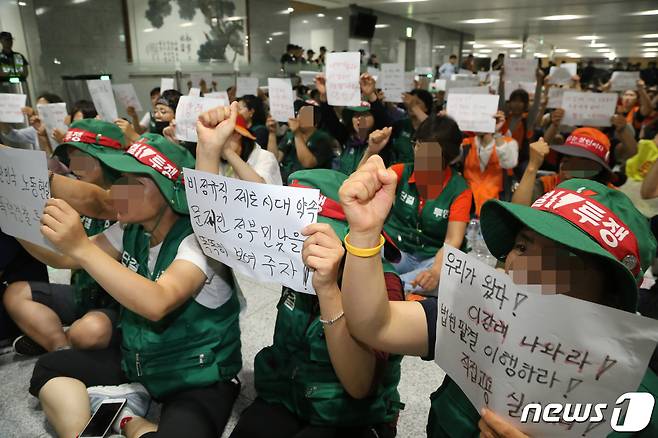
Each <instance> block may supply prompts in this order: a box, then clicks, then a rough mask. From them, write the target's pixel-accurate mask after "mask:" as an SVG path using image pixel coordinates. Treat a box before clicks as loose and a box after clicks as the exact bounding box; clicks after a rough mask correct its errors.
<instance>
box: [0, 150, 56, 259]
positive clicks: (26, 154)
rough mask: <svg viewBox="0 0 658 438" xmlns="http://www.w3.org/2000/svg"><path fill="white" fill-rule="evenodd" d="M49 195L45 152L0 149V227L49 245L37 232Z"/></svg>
mask: <svg viewBox="0 0 658 438" xmlns="http://www.w3.org/2000/svg"><path fill="white" fill-rule="evenodd" d="M48 198H50V185H49V184H48V166H47V164H46V153H45V152H43V151H30V150H24V149H11V148H0V228H2V231H4V232H5V233H6V234H9V235H10V236H14V237H17V238H19V239H23V240H27V241H28V242H32V243H34V244H35V245H39V246H44V247H46V248H51V249H52V248H53V246H52V245H51V244H50V243H49V242H48V241H47V240H46V239H45V238H44V237H43V235H42V234H41V231H40V227H41V215H42V213H43V209H44V207H45V205H46V200H47V199H48Z"/></svg>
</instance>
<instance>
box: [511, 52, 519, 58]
mask: <svg viewBox="0 0 658 438" xmlns="http://www.w3.org/2000/svg"><path fill="white" fill-rule="evenodd" d="M509 57H510V58H518V57H519V55H517V54H516V53H512V54H511V55H510V56H509Z"/></svg>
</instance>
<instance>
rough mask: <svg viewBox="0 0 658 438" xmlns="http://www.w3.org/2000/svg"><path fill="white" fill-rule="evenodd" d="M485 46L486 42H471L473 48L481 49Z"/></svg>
mask: <svg viewBox="0 0 658 438" xmlns="http://www.w3.org/2000/svg"><path fill="white" fill-rule="evenodd" d="M485 47H487V45H486V44H473V48H474V49H483V48H485Z"/></svg>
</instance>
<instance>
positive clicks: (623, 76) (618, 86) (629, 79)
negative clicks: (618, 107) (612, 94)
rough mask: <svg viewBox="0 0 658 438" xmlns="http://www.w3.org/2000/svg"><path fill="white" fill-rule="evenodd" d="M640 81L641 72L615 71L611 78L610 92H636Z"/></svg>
mask: <svg viewBox="0 0 658 438" xmlns="http://www.w3.org/2000/svg"><path fill="white" fill-rule="evenodd" d="M639 79H640V72H639V71H615V72H612V77H611V78H610V84H611V85H612V86H611V87H610V91H626V90H635V89H636V88H637V81H638V80H639Z"/></svg>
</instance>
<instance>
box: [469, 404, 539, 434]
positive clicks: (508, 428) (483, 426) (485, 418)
mask: <svg viewBox="0 0 658 438" xmlns="http://www.w3.org/2000/svg"><path fill="white" fill-rule="evenodd" d="M478 427H479V428H480V438H530V437H529V436H528V435H526V434H525V433H523V432H521V431H520V430H519V429H517V428H516V427H514V426H512V425H511V424H510V423H508V422H507V421H505V420H503V418H502V417H500V416H499V415H497V414H495V413H494V412H493V411H492V410H490V409H487V408H484V409H482V416H481V417H480V421H479V423H478Z"/></svg>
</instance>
